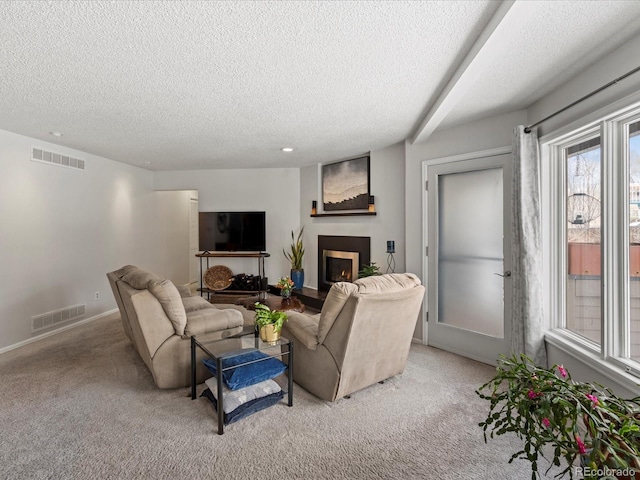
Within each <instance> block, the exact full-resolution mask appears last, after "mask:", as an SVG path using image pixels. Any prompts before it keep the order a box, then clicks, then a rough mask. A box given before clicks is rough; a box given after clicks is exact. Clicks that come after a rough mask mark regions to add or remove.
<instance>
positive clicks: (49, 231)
mask: <svg viewBox="0 0 640 480" xmlns="http://www.w3.org/2000/svg"><path fill="white" fill-rule="evenodd" d="M32 146H39V147H41V148H44V149H47V150H50V151H53V152H58V153H62V154H66V155H71V156H74V157H77V158H81V159H84V160H85V161H86V169H85V170H84V171H81V170H77V169H72V168H66V167H60V166H55V165H50V164H43V163H39V162H33V161H31V160H30V158H31V147H32ZM0 164H1V165H2V167H3V169H2V175H0V225H1V227H0V228H1V230H0V232H1V233H0V265H1V266H2V275H0V292H1V293H0V295H1V298H0V351H2V349H3V348H4V347H9V346H13V345H16V344H18V343H20V342H24V341H28V340H29V339H31V338H33V337H34V336H36V335H39V334H41V333H47V332H48V331H47V330H45V331H40V332H37V333H36V334H32V333H31V317H32V316H34V315H38V314H41V313H46V312H49V311H52V310H57V309H60V308H65V307H68V306H71V305H75V304H86V315H85V316H84V317H83V318H84V319H86V318H91V317H93V316H96V315H99V314H101V313H104V312H107V311H109V310H111V309H114V308H116V304H115V300H114V298H113V294H112V293H111V290H110V287H109V285H108V282H107V278H106V276H105V274H106V273H107V272H109V271H111V270H114V269H116V268H119V267H121V266H123V265H126V264H128V263H131V264H136V265H139V266H140V267H142V268H146V269H149V270H151V271H153V272H155V273H157V274H158V275H162V276H167V277H168V278H171V277H170V276H169V275H168V274H169V273H171V272H174V271H176V270H177V269H178V267H177V266H176V264H174V263H173V262H171V261H167V259H166V258H164V256H165V252H166V250H165V249H166V248H167V242H166V238H165V236H164V235H163V233H162V229H161V228H160V226H159V224H158V221H157V217H158V215H157V211H158V209H157V204H156V194H155V192H154V191H153V175H152V174H151V173H150V172H148V171H146V170H143V169H140V168H135V167H131V166H128V165H125V164H122V163H118V162H114V161H111V160H108V159H105V158H101V157H97V156H95V155H89V154H86V153H83V152H78V151H76V150H72V149H69V148H64V147H59V146H57V145H54V144H50V143H47V142H42V141H39V140H35V139H31V138H28V137H24V136H21V135H16V134H13V133H10V132H6V131H1V130H0ZM169 221H171V218H169ZM95 292H99V293H100V299H99V300H95ZM70 323H71V322H68V323H62V324H59V325H58V327H56V328H60V327H64V326H66V325H69V324H70ZM51 330H54V328H52V329H50V330H49V331H51Z"/></svg>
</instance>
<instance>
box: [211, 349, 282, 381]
mask: <svg viewBox="0 0 640 480" xmlns="http://www.w3.org/2000/svg"><path fill="white" fill-rule="evenodd" d="M263 358H264V359H265V360H262V361H260V362H254V363H250V364H248V365H242V366H240V367H237V368H233V369H231V370H226V371H223V372H222V380H223V381H224V383H225V384H226V385H227V387H229V388H230V389H231V390H237V389H239V388H244V387H248V386H249V385H253V384H254V383H258V382H262V381H264V380H269V379H271V378H274V377H277V376H278V375H281V374H282V373H284V371H285V370H286V369H287V366H286V365H285V364H284V363H283V362H282V361H281V360H278V359H277V358H272V357H271V358H270V357H269V355H267V354H265V353H262V352H260V351H258V350H251V351H248V352H247V353H243V354H242V355H235V356H233V357H228V358H223V359H222V368H227V367H232V366H235V365H240V364H242V363H246V362H251V361H253V360H259V359H263ZM202 362H203V363H204V364H205V366H206V367H207V368H208V369H209V371H210V372H211V373H212V374H213V375H214V376H215V375H217V374H218V373H217V372H218V367H217V365H216V362H215V361H214V360H211V359H209V358H205V359H203V360H202Z"/></svg>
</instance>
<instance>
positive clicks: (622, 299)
mask: <svg viewBox="0 0 640 480" xmlns="http://www.w3.org/2000/svg"><path fill="white" fill-rule="evenodd" d="M543 147H544V148H546V151H547V153H548V155H546V156H545V159H548V160H549V165H548V170H547V172H548V177H547V179H548V180H549V185H550V189H549V194H548V198H549V202H550V203H549V205H550V210H549V215H550V216H551V217H552V218H551V219H550V224H551V226H550V227H549V232H550V233H549V236H548V238H549V241H550V249H551V251H550V257H549V258H550V259H553V260H550V262H549V265H550V271H551V278H550V289H549V292H550V295H549V297H550V299H551V311H552V312H555V315H554V317H556V318H555V319H554V320H555V326H556V327H557V330H556V331H557V332H559V334H561V335H562V337H563V338H564V339H565V340H566V341H567V342H571V343H572V344H574V345H575V346H576V347H577V348H579V349H581V350H582V351H584V352H591V354H590V355H591V356H592V358H593V357H596V358H598V359H599V360H600V361H604V362H606V363H608V364H610V365H615V366H616V367H619V368H621V369H622V370H624V371H626V372H629V373H633V374H635V375H637V376H640V108H639V107H638V106H636V107H635V108H634V109H629V110H627V111H622V112H620V111H618V112H617V113H615V114H613V115H610V116H608V117H605V118H602V119H601V120H600V121H594V122H591V123H590V124H589V125H587V126H585V127H583V128H578V129H576V130H575V131H571V132H567V133H564V134H562V136H558V137H557V138H556V139H553V140H551V141H548V142H547V143H545V144H544V145H543Z"/></svg>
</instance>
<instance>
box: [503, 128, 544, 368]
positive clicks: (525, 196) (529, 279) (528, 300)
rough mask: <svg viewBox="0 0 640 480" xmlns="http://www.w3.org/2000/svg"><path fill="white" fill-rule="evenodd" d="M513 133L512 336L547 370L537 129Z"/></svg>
mask: <svg viewBox="0 0 640 480" xmlns="http://www.w3.org/2000/svg"><path fill="white" fill-rule="evenodd" d="M524 129H525V127H524V126H522V125H519V126H517V127H515V129H514V131H513V187H512V200H513V201H512V204H513V222H512V232H511V234H512V239H513V246H512V260H513V262H512V265H513V266H512V277H511V286H512V314H513V316H512V323H511V324H512V334H511V346H512V350H513V352H514V353H525V354H526V355H528V356H529V357H531V358H532V359H533V360H534V361H535V362H536V364H537V365H541V366H545V367H546V366H547V352H546V348H545V344H544V332H545V330H546V322H545V321H544V318H543V312H542V245H541V238H540V237H541V235H540V152H539V145H538V132H537V129H535V128H534V129H532V130H531V132H530V133H525V131H524Z"/></svg>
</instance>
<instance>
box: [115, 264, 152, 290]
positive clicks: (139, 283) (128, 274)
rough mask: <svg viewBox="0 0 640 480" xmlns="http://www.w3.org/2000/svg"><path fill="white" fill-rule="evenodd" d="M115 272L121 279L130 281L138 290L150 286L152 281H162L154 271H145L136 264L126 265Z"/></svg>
mask: <svg viewBox="0 0 640 480" xmlns="http://www.w3.org/2000/svg"><path fill="white" fill-rule="evenodd" d="M114 273H115V275H116V276H117V277H118V278H119V279H120V280H122V281H123V282H125V283H128V284H129V285H131V287H133V288H135V289H136V290H144V289H146V288H148V287H149V283H150V282H154V281H161V279H160V278H159V277H158V276H156V275H154V274H153V273H150V272H145V271H144V270H142V269H140V268H138V267H136V266H134V265H125V266H124V267H122V268H121V269H119V270H116V271H115V272H114Z"/></svg>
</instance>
